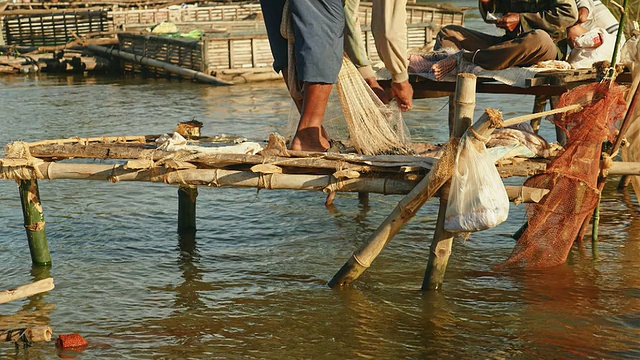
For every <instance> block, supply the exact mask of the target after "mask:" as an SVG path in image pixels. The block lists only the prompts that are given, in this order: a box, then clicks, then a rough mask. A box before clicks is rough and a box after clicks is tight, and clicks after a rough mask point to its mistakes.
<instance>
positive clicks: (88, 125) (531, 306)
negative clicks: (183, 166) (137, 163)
mask: <svg viewBox="0 0 640 360" xmlns="http://www.w3.org/2000/svg"><path fill="white" fill-rule="evenodd" d="M532 103H533V99H532V98H531V97H529V96H523V95H519V96H499V95H479V96H478V101H477V108H478V111H477V113H479V112H480V109H483V108H484V107H487V106H492V107H498V108H501V109H502V110H503V112H504V113H505V114H506V117H511V116H515V115H522V114H524V113H527V112H529V111H530V110H531V107H532ZM289 109H290V101H289V99H288V97H287V94H286V92H285V91H284V87H283V86H282V84H280V83H269V84H251V85H238V86H233V87H211V86H203V85H198V84H192V83H189V82H178V81H166V80H157V81H156V80H142V79H113V78H86V77H73V76H61V77H56V76H46V75H39V76H28V77H27V76H25V77H0V129H2V131H1V132H0V145H2V146H4V145H5V144H6V143H8V142H10V141H14V140H26V141H34V140H41V139H51V138H62V137H69V136H82V137H84V136H99V135H138V134H160V133H164V132H169V131H172V129H173V128H174V126H175V124H176V123H177V122H178V121H184V120H189V119H192V118H196V119H197V120H200V121H202V122H204V124H205V127H204V129H203V131H204V133H205V134H208V135H215V134H221V133H225V134H235V135H241V136H245V137H248V138H250V139H265V138H266V136H267V135H268V134H269V132H271V131H280V130H281V129H282V128H283V127H284V126H285V124H286V118H287V114H288V112H289ZM446 116H447V110H446V102H445V99H432V100H419V101H417V103H416V106H415V110H414V111H412V112H410V113H408V114H407V116H406V121H407V123H408V125H409V127H410V129H411V132H412V134H413V136H414V138H415V139H419V140H421V141H431V142H443V141H445V140H446V125H444V124H446V122H445V121H446V120H445V119H446ZM544 131H545V132H543V135H545V136H546V137H547V138H548V139H551V140H552V139H553V138H552V137H551V129H550V128H549V126H548V125H547V128H545V130H544ZM616 180H617V179H612V180H611V181H610V182H609V184H608V186H607V188H606V189H605V196H604V200H603V204H602V212H601V224H600V226H601V229H600V243H599V245H598V251H597V257H594V256H593V255H592V249H591V244H590V243H585V244H582V245H576V246H575V247H574V249H573V250H572V252H571V255H570V258H569V261H568V262H567V264H566V265H563V266H560V267H558V268H554V269H550V270H546V271H538V272H527V273H496V272H493V271H492V270H491V267H492V266H493V265H495V264H497V263H499V262H501V261H503V260H504V259H506V257H507V256H508V255H509V253H510V252H511V249H512V248H513V245H514V241H513V240H512V239H511V235H512V234H513V233H514V232H515V231H516V230H517V229H518V228H519V227H520V226H521V225H522V223H523V222H524V207H523V206H522V205H520V206H512V208H511V213H510V216H509V220H508V221H507V222H506V223H504V224H501V225H500V226H498V227H497V228H495V229H492V230H487V231H483V232H479V233H476V234H474V235H473V236H472V237H471V238H470V239H469V240H468V241H466V242H463V241H456V242H455V243H454V248H453V255H452V257H451V259H450V262H449V266H448V270H447V274H446V280H445V286H444V288H443V289H442V290H441V291H438V292H421V291H419V288H420V285H421V283H422V277H423V274H424V268H425V265H426V261H427V255H428V251H429V244H430V242H431V238H432V236H433V228H434V223H435V218H436V209H437V202H435V201H434V200H431V201H429V202H428V203H427V204H426V205H425V206H424V207H423V208H422V209H421V210H420V211H419V213H418V214H417V216H416V217H415V218H414V219H413V220H412V221H411V222H410V223H408V224H407V225H406V226H405V227H404V228H403V229H402V231H401V232H400V233H399V234H398V235H397V236H396V237H395V238H394V239H393V241H391V242H390V243H389V244H388V246H387V247H386V248H385V249H384V250H383V252H382V253H381V254H380V256H379V257H378V258H377V259H376V261H375V262H374V263H373V265H372V267H371V268H370V269H369V270H367V271H366V272H365V274H364V275H363V276H362V277H361V278H360V279H359V280H358V281H356V282H355V283H354V284H353V285H352V286H351V287H348V288H344V289H340V290H332V289H329V288H328V287H327V286H326V283H327V281H328V280H329V279H331V277H332V276H333V275H334V274H335V272H336V271H338V269H339V268H340V267H341V266H342V265H343V264H344V262H345V261H346V260H347V259H348V258H349V256H350V255H351V253H352V252H353V251H354V250H355V249H356V248H357V247H358V246H359V245H360V244H362V242H363V241H365V240H366V239H367V238H368V236H369V235H370V234H371V233H372V232H373V231H374V230H375V228H376V227H377V226H378V225H379V224H380V223H381V222H382V221H383V220H384V218H385V217H386V216H387V215H388V214H389V213H390V212H391V211H392V209H393V207H394V206H395V204H396V203H397V202H398V201H399V200H400V197H397V196H386V197H385V196H381V195H372V196H371V200H370V206H369V207H368V208H365V207H363V206H362V205H361V204H360V203H359V202H358V199H357V196H356V195H353V194H342V195H338V196H337V198H336V200H335V206H334V207H333V208H332V209H327V208H326V207H325V206H324V199H325V196H324V195H323V194H322V193H315V192H295V191H265V190H263V191H261V192H259V193H256V191H254V190H238V189H227V188H220V189H214V188H212V189H201V191H200V195H199V197H198V229H199V230H198V232H197V234H196V236H195V238H180V237H179V236H178V235H177V234H176V210H177V200H176V188H174V187H170V186H166V185H160V184H147V183H117V184H111V183H106V182H104V183H103V182H87V181H70V180H68V181H62V180H56V181H42V182H41V183H40V194H41V197H42V201H43V205H44V208H45V218H46V221H47V234H48V239H49V244H50V249H51V255H52V258H53V262H54V264H53V266H52V267H51V268H50V269H44V270H43V269H38V268H32V267H31V261H30V257H29V251H28V246H27V242H26V236H25V233H24V228H23V226H22V215H21V210H20V202H19V196H18V192H17V189H16V184H15V183H13V182H9V181H2V182H0V220H1V223H0V262H1V263H2V264H3V265H2V267H1V268H0V279H1V280H0V289H6V288H10V287H13V286H17V285H21V284H25V283H29V282H31V281H33V280H34V279H38V278H40V277H46V276H52V277H53V278H54V279H55V283H56V288H55V289H54V290H53V291H50V292H49V293H46V294H44V295H38V296H34V297H32V298H30V299H25V300H20V301H14V302H11V303H8V304H3V305H0V328H2V327H3V325H4V326H8V325H6V324H15V323H19V322H22V323H28V324H45V325H49V326H51V327H52V328H53V331H54V335H57V334H67V333H75V332H77V333H80V334H81V335H82V336H84V337H85V338H86V339H87V340H88V341H89V342H90V345H89V347H88V348H87V349H86V350H84V352H82V353H69V352H67V353H63V354H59V353H58V351H57V350H56V349H55V347H54V345H53V343H37V344H35V345H34V346H33V347H31V348H28V349H18V350H16V349H15V348H14V346H13V345H12V344H10V343H2V342H0V357H2V358H9V359H52V358H56V357H58V356H65V357H66V356H71V357H75V358H78V359H155V358H157V359H214V358H225V359H235V358H238V359H239V358H242V359H246V358H257V359H299V358H313V359H353V358H376V359H390V358H411V359H432V358H433V359H507V358H508V359H512V358H513V359H571V358H579V359H583V358H596V359H613V358H616V359H617V358H637V357H638V356H640V280H639V279H640V277H639V276H638V273H639V271H638V270H639V269H638V268H639V264H640V235H639V234H640V232H639V230H640V229H639V226H640V216H638V206H637V199H636V197H635V195H632V194H630V193H628V192H626V191H625V192H618V191H617V190H616V189H615V186H616V184H617V182H616ZM521 181H522V180H521V179H510V180H509V181H508V182H509V183H513V184H517V183H519V182H521Z"/></svg>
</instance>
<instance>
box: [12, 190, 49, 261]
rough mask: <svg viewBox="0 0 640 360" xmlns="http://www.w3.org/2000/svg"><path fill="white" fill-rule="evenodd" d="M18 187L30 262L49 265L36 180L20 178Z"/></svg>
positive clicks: (47, 247)
mask: <svg viewBox="0 0 640 360" xmlns="http://www.w3.org/2000/svg"><path fill="white" fill-rule="evenodd" d="M19 189H20V201H21V202H22V214H23V216H24V227H25V229H26V231H27V240H28V241H29V251H30V252H31V262H32V263H33V264H34V265H38V266H51V255H50V253H49V245H48V244H47V234H46V231H45V221H44V214H43V213H42V204H41V203H40V192H39V191H38V181H37V180H36V179H30V180H20V183H19Z"/></svg>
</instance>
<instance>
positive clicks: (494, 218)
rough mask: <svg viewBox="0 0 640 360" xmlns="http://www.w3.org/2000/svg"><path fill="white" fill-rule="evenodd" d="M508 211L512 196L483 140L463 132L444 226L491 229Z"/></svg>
mask: <svg viewBox="0 0 640 360" xmlns="http://www.w3.org/2000/svg"><path fill="white" fill-rule="evenodd" d="M508 215H509V196H508V195H507V191H506V189H505V188H504V185H503V183H502V179H501V178H500V174H499V173H498V170H497V169H496V166H495V164H494V163H493V160H492V158H491V155H490V154H489V152H488V151H487V149H486V147H485V145H484V143H483V142H481V141H478V140H476V139H474V138H473V137H469V136H466V135H465V136H463V137H462V139H461V140H460V145H459V146H458V153H457V154H456V163H455V165H454V172H453V177H452V178H451V188H450V190H449V201H448V202H447V210H446V212H445V220H444V228H445V230H447V231H451V232H469V231H478V230H485V229H490V228H492V227H494V226H496V225H498V224H500V223H502V222H503V221H505V220H507V216H508Z"/></svg>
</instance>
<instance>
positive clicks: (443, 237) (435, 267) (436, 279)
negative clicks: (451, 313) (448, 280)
mask: <svg viewBox="0 0 640 360" xmlns="http://www.w3.org/2000/svg"><path fill="white" fill-rule="evenodd" d="M449 185H450V182H449V181H447V182H446V183H445V184H444V185H443V186H442V187H441V188H440V194H441V195H440V207H439V208H438V220H437V221H436V229H435V232H434V234H433V241H432V242H431V247H430V248H429V250H430V251H429V262H428V265H427V269H426V271H425V274H424V280H423V281H422V290H438V289H439V288H440V287H442V283H443V282H444V273H445V271H446V270H447V264H448V263H449V256H450V255H451V248H452V245H453V234H452V233H450V232H448V231H447V230H445V229H444V215H445V212H446V210H447V201H448V199H449Z"/></svg>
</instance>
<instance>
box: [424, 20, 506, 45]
mask: <svg viewBox="0 0 640 360" xmlns="http://www.w3.org/2000/svg"><path fill="white" fill-rule="evenodd" d="M503 40H504V39H503V38H502V37H501V36H494V35H489V34H485V33H483V32H480V31H476V30H472V29H468V28H465V27H464V26H460V25H447V26H445V27H443V28H442V29H440V31H438V34H437V35H436V44H435V46H434V48H433V49H434V50H441V49H456V50H468V51H475V50H478V49H484V48H488V47H490V46H493V45H496V44H498V43H500V42H502V41H503Z"/></svg>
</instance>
